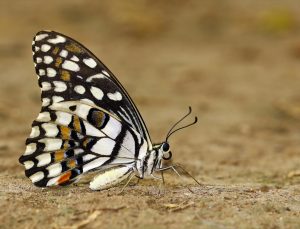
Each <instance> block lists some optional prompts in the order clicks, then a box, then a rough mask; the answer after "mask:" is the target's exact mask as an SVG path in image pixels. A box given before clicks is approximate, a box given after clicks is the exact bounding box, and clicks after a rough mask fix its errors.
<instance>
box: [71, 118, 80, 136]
mask: <svg viewBox="0 0 300 229" xmlns="http://www.w3.org/2000/svg"><path fill="white" fill-rule="evenodd" d="M73 127H74V129H75V130H76V131H77V132H81V126H80V120H79V117H78V116H74V120H73Z"/></svg>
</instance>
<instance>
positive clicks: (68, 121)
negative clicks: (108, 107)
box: [20, 101, 147, 187]
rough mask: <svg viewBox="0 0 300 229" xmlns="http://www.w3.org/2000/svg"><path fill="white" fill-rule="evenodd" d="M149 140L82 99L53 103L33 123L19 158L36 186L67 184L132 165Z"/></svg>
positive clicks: (144, 149)
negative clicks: (114, 167) (136, 153)
mask: <svg viewBox="0 0 300 229" xmlns="http://www.w3.org/2000/svg"><path fill="white" fill-rule="evenodd" d="M146 149H147V144H146V141H144V139H143V138H142V137H141V136H140V135H139V133H137V132H136V131H135V130H134V129H133V128H130V127H129V126H126V125H124V124H123V123H122V121H121V120H119V119H118V118H116V117H114V116H112V115H110V114H109V113H106V112H105V111H103V110H101V109H100V108H96V107H93V106H91V105H89V104H84V103H82V102H79V101H66V102H59V103H53V104H52V105H50V106H49V107H48V110H47V111H45V110H44V111H42V112H41V113H40V114H39V116H38V117H37V118H36V120H35V121H34V122H33V124H32V131H31V134H30V136H29V138H28V139H27V140H26V150H25V153H24V154H23V155H22V156H21V157H20V162H21V163H22V164H24V166H25V169H26V170H25V174H26V176H27V177H29V178H30V179H31V180H32V182H33V183H34V184H35V185H37V186H42V187H43V186H52V185H65V184H69V183H72V182H74V181H75V180H76V179H78V178H79V177H80V175H82V174H84V173H86V172H89V171H92V170H95V169H99V168H100V169H101V168H103V169H104V168H109V167H113V166H117V165H127V166H129V167H133V166H134V163H135V160H136V158H134V154H135V152H136V151H140V150H142V151H146Z"/></svg>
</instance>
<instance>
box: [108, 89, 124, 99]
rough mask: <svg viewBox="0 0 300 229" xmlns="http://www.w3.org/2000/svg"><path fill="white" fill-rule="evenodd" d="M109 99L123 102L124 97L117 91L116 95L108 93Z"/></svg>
mask: <svg viewBox="0 0 300 229" xmlns="http://www.w3.org/2000/svg"><path fill="white" fill-rule="evenodd" d="M107 97H108V98H109V99H110V100H114V101H120V100H122V95H121V93H120V92H118V91H116V92H115V93H107Z"/></svg>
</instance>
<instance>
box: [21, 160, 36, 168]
mask: <svg viewBox="0 0 300 229" xmlns="http://www.w3.org/2000/svg"><path fill="white" fill-rule="evenodd" d="M23 164H24V166H25V169H26V170H27V169H31V168H32V167H33V166H34V163H33V161H25V162H24V163H23Z"/></svg>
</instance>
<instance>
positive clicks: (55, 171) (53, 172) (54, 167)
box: [47, 163, 62, 185]
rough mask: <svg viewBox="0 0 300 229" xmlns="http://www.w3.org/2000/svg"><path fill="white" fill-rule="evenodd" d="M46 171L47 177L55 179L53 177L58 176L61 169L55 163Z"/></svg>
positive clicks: (59, 165) (58, 164)
mask: <svg viewBox="0 0 300 229" xmlns="http://www.w3.org/2000/svg"><path fill="white" fill-rule="evenodd" d="M47 170H48V171H49V174H48V177H55V176H58V175H59V174H61V172H62V167H61V164H60V163H56V164H53V165H50V166H48V167H47ZM47 185H48V184H47Z"/></svg>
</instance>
